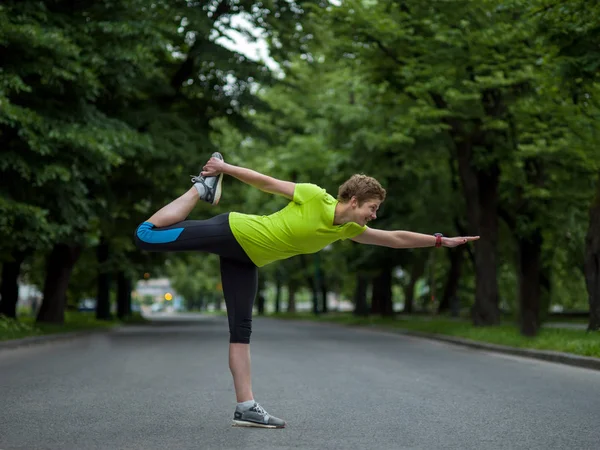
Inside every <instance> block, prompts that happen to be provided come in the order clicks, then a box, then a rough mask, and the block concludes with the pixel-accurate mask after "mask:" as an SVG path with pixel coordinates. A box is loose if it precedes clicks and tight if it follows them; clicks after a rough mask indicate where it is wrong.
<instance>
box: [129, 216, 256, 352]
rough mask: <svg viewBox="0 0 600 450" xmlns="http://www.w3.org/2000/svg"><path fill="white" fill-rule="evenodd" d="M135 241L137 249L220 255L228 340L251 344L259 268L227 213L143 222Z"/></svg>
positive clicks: (136, 232) (137, 230)
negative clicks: (158, 224) (161, 223)
mask: <svg viewBox="0 0 600 450" xmlns="http://www.w3.org/2000/svg"><path fill="white" fill-rule="evenodd" d="M134 240H135V245H136V246H137V247H138V248H139V249H140V250H147V251H151V252H181V251H189V250H197V251H202V252H208V253H214V254H216V255H219V256H220V262H221V283H222V285H223V295H224V296H225V304H226V305H227V318H228V320H229V342H232V343H241V344H249V343H250V334H251V333H252V307H253V306H254V298H255V297H256V293H257V290H258V267H256V265H255V264H254V263H253V262H252V260H251V259H250V258H249V257H248V255H247V254H246V252H245V251H244V249H242V247H241V246H240V244H239V243H238V242H237V240H236V239H235V237H234V236H233V233H232V232H231V228H230V227H229V213H226V214H221V215H218V216H216V217H213V218H212V219H208V220H184V221H183V222H178V223H176V224H173V225H170V226H168V227H161V228H156V227H155V226H154V225H153V224H151V223H150V222H144V223H142V224H141V225H140V226H139V227H138V228H137V229H136V231H135V234H134Z"/></svg>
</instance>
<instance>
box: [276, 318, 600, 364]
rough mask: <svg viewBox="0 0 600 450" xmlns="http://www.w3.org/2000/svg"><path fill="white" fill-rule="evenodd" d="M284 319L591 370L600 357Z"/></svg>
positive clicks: (451, 337)
mask: <svg viewBox="0 0 600 450" xmlns="http://www.w3.org/2000/svg"><path fill="white" fill-rule="evenodd" d="M273 319H276V320H281V319H277V318H273ZM285 320H286V321H290V320H291V321H296V322H302V323H312V324H316V325H324V324H326V325H335V326H340V327H345V328H354V329H357V330H371V331H381V332H386V333H392V334H401V335H405V336H411V337H416V338H421V339H429V340H433V341H439V342H445V343H447V344H453V345H459V346H462V347H469V348H473V349H477V350H484V351H490V352H496V353H504V354H507V355H512V356H521V357H525V358H530V359H538V360H542V361H547V362H553V363H559V364H565V365H569V366H575V367H582V368H585V369H592V370H600V358H594V357H592V356H582V355H576V354H573V353H565V352H556V351H552V350H535V349H529V348H520V347H509V346H505V345H498V344H490V343H487V342H481V341H473V340H471V339H465V338H459V337H455V336H447V335H442V334H435V333H425V332H422V331H413V330H407V329H404V328H388V327H382V326H378V325H367V326H365V325H359V326H357V325H344V324H339V323H335V322H326V321H323V322H315V321H311V320H302V319H299V320H295V319H285Z"/></svg>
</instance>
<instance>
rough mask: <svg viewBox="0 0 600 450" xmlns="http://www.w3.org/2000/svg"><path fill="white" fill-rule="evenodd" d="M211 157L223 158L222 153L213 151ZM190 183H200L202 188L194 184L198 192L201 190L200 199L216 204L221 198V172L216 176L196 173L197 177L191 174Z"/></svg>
mask: <svg viewBox="0 0 600 450" xmlns="http://www.w3.org/2000/svg"><path fill="white" fill-rule="evenodd" d="M212 158H218V159H220V160H223V155H221V154H220V153H219V152H214V153H213V154H212ZM201 172H202V171H201ZM192 183H194V185H197V184H198V185H202V187H203V189H199V186H196V189H198V192H202V194H201V195H200V198H201V199H202V200H204V201H205V202H208V203H210V204H211V205H216V204H217V203H219V200H220V199H221V185H222V183H223V174H222V173H220V174H219V175H218V176H216V177H203V176H202V175H198V176H197V177H196V176H192Z"/></svg>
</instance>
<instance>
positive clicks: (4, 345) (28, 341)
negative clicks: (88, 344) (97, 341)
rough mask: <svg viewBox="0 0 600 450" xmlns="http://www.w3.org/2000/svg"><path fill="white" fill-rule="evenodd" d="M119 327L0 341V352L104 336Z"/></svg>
mask: <svg viewBox="0 0 600 450" xmlns="http://www.w3.org/2000/svg"><path fill="white" fill-rule="evenodd" d="M120 327H121V325H117V326H114V327H111V328H108V329H104V328H102V329H94V330H83V331H71V332H69V333H52V334H43V335H40V336H31V337H26V338H21V339H8V340H5V341H0V351H2V350H10V349H15V348H19V347H29V346H33V345H41V344H46V343H50V342H58V341H66V340H69V339H76V338H79V337H84V336H90V335H93V334H104V333H110V332H112V331H115V330H116V329H117V328H120Z"/></svg>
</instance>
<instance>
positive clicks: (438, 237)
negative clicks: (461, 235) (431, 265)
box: [434, 233, 442, 247]
mask: <svg viewBox="0 0 600 450" xmlns="http://www.w3.org/2000/svg"><path fill="white" fill-rule="evenodd" d="M434 236H435V246H436V247H441V246H442V233H435V234H434Z"/></svg>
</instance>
